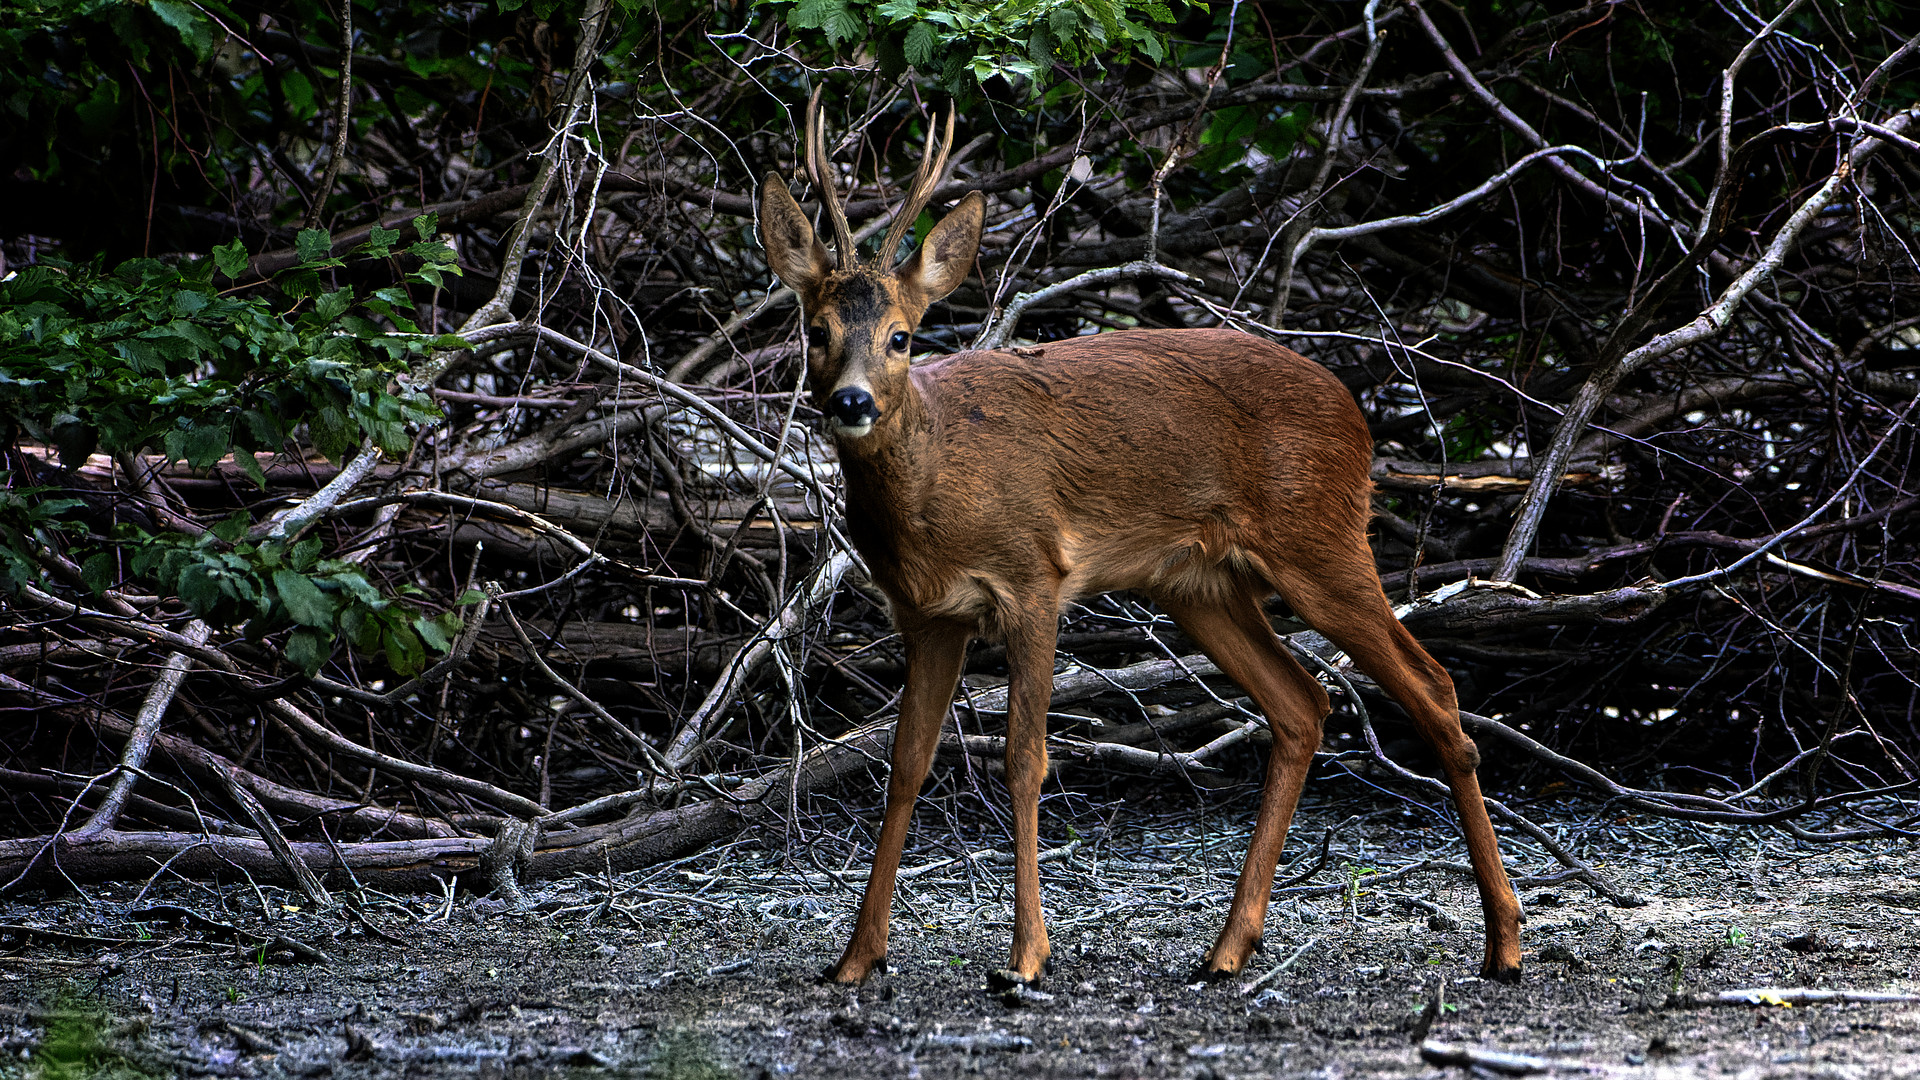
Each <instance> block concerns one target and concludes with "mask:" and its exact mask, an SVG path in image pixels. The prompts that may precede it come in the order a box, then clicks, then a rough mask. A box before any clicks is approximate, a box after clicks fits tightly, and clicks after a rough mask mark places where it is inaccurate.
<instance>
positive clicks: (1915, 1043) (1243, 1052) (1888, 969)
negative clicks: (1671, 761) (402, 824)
mask: <svg viewBox="0 0 1920 1080" xmlns="http://www.w3.org/2000/svg"><path fill="white" fill-rule="evenodd" d="M1354 794H1356V793H1353V792H1349V796H1350V797H1348V798H1346V800H1345V801H1344V802H1342V803H1340V804H1337V805H1336V804H1334V803H1330V802H1321V803H1318V804H1306V805H1303V807H1302V812H1301V815H1300V817H1299V818H1298V819H1297V820H1296V824H1295V832H1294V838H1293V840H1292V842H1291V844H1290V847H1289V853H1290V854H1291V855H1294V856H1296V857H1297V861H1295V862H1294V863H1293V866H1292V867H1291V868H1287V867H1283V869H1282V872H1281V876H1282V877H1283V878H1286V877H1289V876H1292V874H1293V872H1294V868H1304V867H1308V866H1312V865H1314V864H1315V863H1316V861H1318V860H1319V853H1320V851H1321V842H1320V841H1321V837H1322V836H1323V834H1324V833H1325V831H1326V830H1328V829H1332V830H1333V838H1332V843H1331V847H1330V853H1329V856H1328V857H1327V858H1326V859H1325V860H1324V862H1323V863H1322V864H1321V866H1320V869H1319V870H1318V872H1317V873H1316V874H1315V876H1314V877H1313V878H1312V879H1311V880H1310V881H1309V882H1307V883H1306V884H1305V885H1302V886H1299V887H1298V889H1296V890H1295V891H1293V892H1282V893H1281V894H1279V897H1278V898H1277V899H1276V902H1275V903H1274V905H1273V909H1272V911H1271V912H1270V913H1269V915H1268V919H1267V938H1266V948H1265V952H1264V953H1263V954H1262V955H1258V956H1256V957H1255V959H1254V962H1253V963H1252V965H1251V966H1250V968H1249V972H1248V974H1246V975H1245V976H1243V977H1242V978H1240V979H1238V980H1236V981H1228V982H1221V983H1206V982H1202V981H1199V980H1197V979H1196V978H1194V977H1193V969H1194V966H1195V964H1196V962H1197V961H1198V959H1199V957H1200V956H1201V954H1202V953H1203V952H1204V950H1205V949H1206V947H1207V945H1208V944H1209V943H1210V942H1211V940H1212V935H1213V934H1214V933H1215V932H1216V931H1217V930H1218V929H1219V925H1220V923H1221V921H1222V919H1223V918H1224V914H1225V910H1226V906H1227V902H1228V899H1229V897H1230V894H1231V889H1232V884H1233V877H1234V874H1235V872H1236V870H1237V860H1238V858H1239V856H1240V854H1241V850H1242V845H1243V844H1244V843H1245V837H1246V834H1247V829H1248V825H1249V822H1248V811H1249V809H1250V807H1249V806H1248V804H1247V800H1246V799H1240V800H1238V801H1237V802H1234V803H1233V804H1232V805H1227V806H1224V807H1215V808H1214V809H1212V810H1209V811H1205V812H1202V811H1199V810H1195V809H1193V808H1192V807H1191V806H1189V807H1187V808H1186V809H1185V810H1184V811H1183V810H1181V809H1179V808H1174V809H1172V810H1169V809H1168V808H1166V807H1165V806H1161V807H1159V808H1157V809H1156V808H1153V807H1140V808H1138V809H1139V812H1138V813H1133V812H1129V813H1127V814H1119V813H1115V812H1114V811H1116V810H1117V809H1119V805H1120V804H1119V803H1117V802H1109V803H1105V804H1098V805H1096V804H1093V803H1089V802H1086V801H1084V800H1082V801H1081V802H1080V803H1078V804H1077V805H1078V806H1079V810H1080V812H1079V813H1078V814H1068V813H1065V812H1064V811H1062V810H1061V809H1060V808H1059V806H1057V805H1053V804H1050V810H1049V814H1050V815H1051V816H1049V817H1048V818H1047V819H1046V822H1045V826H1046V829H1047V830H1049V832H1043V838H1042V839H1043V845H1044V844H1045V843H1048V842H1051V843H1053V844H1057V845H1060V847H1058V848H1055V849H1054V850H1053V853H1052V857H1051V859H1050V861H1048V862H1047V863H1046V865H1044V866H1043V867H1042V877H1043V881H1044V890H1045V893H1044V896H1045V903H1046V910H1047V913H1048V918H1049V925H1050V928H1051V937H1052V944H1053V950H1054V952H1053V967H1052V971H1051V973H1050V975H1049V976H1048V978H1047V979H1046V981H1045V982H1044V983H1043V984H1042V987H1041V992H1040V993H1039V994H1037V995H1031V994H1030V995H1025V996H1022V997H1019V998H1012V999H1010V998H1008V997H1006V996H1005V995H1002V994H999V993H995V992H993V991H991V990H990V989H989V988H988V986H987V979H986V976H987V973H988V972H990V971H992V970H993V969H994V968H996V967H998V966H1000V965H1001V964H1003V963H1004V962H1005V957H1006V950H1007V947H1008V940H1009V933H1010V924H1011V903H1010V901H1011V897H1010V879H1011V871H1010V868H1008V867H1006V866H1004V865H1000V862H1001V859H1000V857H999V856H997V855H996V854H994V853H992V852H990V851H989V852H986V853H984V854H982V853H981V851H982V849H983V848H987V847H990V846H991V845H992V844H993V843H994V841H993V839H992V835H993V834H992V833H991V832H990V830H992V829H993V827H994V826H993V823H992V822H991V821H990V820H989V821H988V822H987V825H986V828H987V830H989V831H983V832H981V833H980V834H979V835H976V836H971V837H967V836H962V835H961V831H963V830H964V825H963V824H956V822H957V821H958V820H959V819H956V818H955V817H953V816H951V814H949V815H948V816H946V818H945V821H944V824H943V822H942V816H941V815H940V814H939V813H938V812H933V813H930V812H928V811H927V810H926V809H923V810H922V814H921V817H920V819H919V820H920V827H919V830H918V831H917V832H916V839H915V842H916V844H920V845H922V846H921V847H919V848H917V849H916V850H913V851H910V852H909V856H908V858H907V859H906V861H905V866H906V867H907V868H908V870H907V873H906V875H905V878H904V880H903V882H902V887H901V891H900V898H899V900H898V901H897V902H896V905H895V912H896V915H895V919H894V924H893V936H892V944H891V964H892V967H891V970H890V971H889V972H888V973H886V974H884V975H880V976H877V977H876V978H875V979H873V980H872V981H871V982H870V983H869V984H868V985H866V986H864V987H861V988H858V989H847V988H843V987H832V986H823V985H819V984H818V983H817V982H816V981H815V980H816V976H817V974H818V973H819V972H820V971H821V970H822V969H823V968H824V967H826V966H827V964H828V963H829V962H830V961H832V960H833V959H834V958H835V957H837V955H838V950H839V948H840V946H842V945H843V944H844V942H845V937H846V935H847V932H848V930H849V928H850V926H851V921H852V914H853V910H854V906H855V902H856V899H857V895H856V890H857V888H858V887H859V885H860V883H861V882H862V881H863V879H864V873H865V864H864V860H865V857H866V856H865V852H866V851H867V850H870V849H869V848H868V847H867V846H866V845H867V841H866V840H865V839H864V835H865V833H864V828H865V826H864V824H861V822H862V821H863V820H864V819H856V818H853V817H851V816H850V815H849V816H847V817H846V818H845V819H844V820H843V822H842V826H841V828H840V829H839V830H838V831H837V832H813V831H810V832H808V833H806V834H805V835H804V836H798V837H792V838H789V837H783V836H780V835H778V834H777V833H776V834H774V835H772V836H761V837H752V838H747V839H743V840H742V841H739V842H737V843H735V844H733V845H730V846H728V847H726V848H723V849H721V850H718V851H714V852H709V853H707V854H704V855H702V856H700V857H699V858H696V859H691V860H687V861H683V862H680V863H676V864H673V865H671V866H662V867H656V868H654V869H652V870H648V871H643V872H636V873H629V874H616V875H612V876H611V878H606V877H602V878H579V879H573V880H564V881H557V882H548V883H543V884H541V885H539V886H538V887H537V888H535V889H533V890H531V891H530V892H529V896H528V901H529V903H528V905H527V906H526V907H524V908H523V909H521V910H517V911H516V910H510V909H509V908H508V907H507V905H505V904H504V903H502V902H501V901H499V900H496V899H492V898H484V897H474V896H471V895H467V894H461V895H457V896H390V895H385V894H379V893H374V892H371V891H362V892H360V893H359V894H358V896H357V903H356V904H354V905H352V906H353V907H354V909H355V910H349V905H346V904H341V905H338V906H336V907H335V908H334V909H332V910H329V911H325V912H315V911H312V910H309V907H310V905H306V904H305V903H304V901H302V900H301V899H300V898H298V897H297V896H296V895H295V894H292V893H290V892H288V891H286V890H284V889H281V888H278V887H269V886H260V887H258V888H256V887H254V886H253V885H252V884H251V883H249V882H247V881H245V880H244V879H242V880H240V881H238V882H229V883H225V884H222V885H219V886H209V885H203V884H196V883H189V882H184V881H179V880H168V879H166V878H161V879H159V880H157V881H156V882H154V883H152V884H151V885H149V886H148V887H146V888H145V889H144V891H143V890H142V888H141V886H139V885H138V884H134V885H93V886H86V887H84V888H83V889H82V890H80V891H74V892H68V893H65V894H63V895H59V896H18V895H15V896H10V897H7V898H0V1078H6V1080H11V1078H14V1077H30V1076H45V1077H60V1078H66V1077H80V1076H118V1077H135V1076H178V1075H216V1076H241V1077H283V1076H292V1077H388V1076H393V1077H399V1076H407V1077H441V1076H447V1077H452V1076H463V1077H464V1076H481V1077H547V1076H553V1077H561V1076H565V1077H573V1076H578V1077H594V1076H656V1077H668V1078H676V1080H695V1078H700V1080H718V1078H734V1077H737V1078H742V1080H754V1078H759V1077H768V1076H771V1077H780V1076H788V1075H793V1076H803V1077H806V1076H821V1077H835V1078H845V1080H857V1078H864V1077H945V1076H960V1075H965V1074H974V1073H980V1074H986V1075H1009V1074H1019V1075H1024V1076H1047V1077H1053V1076H1060V1077H1080V1076H1088V1077H1136V1076H1137V1077H1183V1078H1195V1080H1213V1078H1218V1077H1242V1076H1246V1077H1254V1076H1257V1077H1296V1076H1313V1077H1329V1078H1330V1077H1343V1076H1353V1077H1399V1076H1409V1077H1411V1076H1431V1077H1441V1076H1448V1075H1469V1074H1470V1072H1471V1066H1460V1065H1449V1064H1445V1063H1444V1062H1443V1060H1442V1055H1443V1053H1444V1052H1447V1048H1451V1050H1452V1051H1460V1050H1467V1051H1473V1052H1489V1053H1491V1052H1497V1053H1506V1054H1518V1055H1528V1056H1530V1057H1532V1058H1535V1059H1540V1060H1536V1061H1533V1062H1531V1063H1528V1062H1520V1061H1500V1060H1497V1059H1482V1060H1481V1062H1480V1066H1479V1067H1480V1068H1481V1069H1483V1070H1486V1071H1483V1072H1480V1073H1478V1074H1477V1075H1495V1074H1501V1073H1504V1074H1507V1075H1519V1074H1523V1073H1525V1072H1527V1071H1529V1070H1531V1071H1533V1072H1534V1073H1536V1074H1539V1075H1567V1076H1570V1075H1585V1076H1631V1077H1705V1076H1714V1077H1732V1076H1738V1077H1770V1076H1781V1077H1788V1076H1791V1077H1806V1076H1814V1077H1895V1076H1906V1077H1911V1076H1916V1075H1920V1004H1915V1003H1912V1002H1907V1003H1880V1004H1813V1005H1799V1006H1789V1005H1785V1004H1781V1003H1778V1002H1774V1003H1762V1004H1757V1005H1724V1004H1708V1003H1706V1001H1707V999H1708V998H1709V997H1710V996H1711V995H1714V994H1717V993H1719V992H1723V991H1729V990H1736V989H1746V988H1760V987H1776V988H1778V987H1790V988H1815V989H1825V990H1853V991H1875V992H1894V993H1908V994H1911V993H1915V992H1920V877H1916V876H1915V872H1914V871H1915V860H1914V850H1913V847H1912V845H1910V844H1888V843H1877V842H1876V843H1870V844H1855V845H1847V846H1837V847H1807V846H1800V845H1796V844H1795V843H1793V842H1792V841H1790V840H1784V839H1782V838H1780V837H1778V836H1777V835H1771V834H1769V835H1760V834H1756V833H1753V832H1735V831H1730V830H1716V829H1712V828H1710V827H1694V826H1691V825H1685V824H1675V823H1671V822H1664V823H1663V822H1655V821H1651V820H1646V819H1635V818H1630V817H1625V816H1622V815H1619V814H1617V813H1613V812H1609V813H1607V814H1606V815H1605V816H1604V817H1602V816H1599V815H1597V814H1595V813H1593V812H1592V808H1591V807H1588V808H1586V810H1587V816H1586V817H1582V818H1574V817H1566V818H1565V819H1563V820H1556V819H1555V818H1553V817H1551V816H1549V808H1548V807H1543V806H1541V805H1536V806H1533V807H1532V808H1530V810H1529V812H1530V813H1531V814H1533V815H1534V816H1535V820H1536V821H1540V822H1542V823H1543V824H1545V825H1546V826H1547V827H1548V828H1549V829H1550V830H1552V831H1553V832H1555V833H1556V834H1558V836H1559V838H1560V839H1561V840H1562V842H1564V843H1568V844H1570V845H1571V846H1573V847H1574V848H1575V849H1576V850H1578V851H1581V852H1583V853H1584V854H1586V855H1588V856H1589V857H1591V858H1593V859H1594V860H1595V861H1596V862H1597V863H1599V864H1601V865H1602V868H1603V872H1604V873H1605V874H1606V875H1607V876H1608V877H1609V878H1610V880H1612V881H1613V882H1614V883H1615V884H1616V885H1617V886H1618V887H1619V888H1621V889H1623V890H1627V891H1630V892H1632V893H1636V894H1638V895H1639V896H1640V897H1642V898H1644V899H1645V900H1646V903H1645V904H1644V906H1637V907H1619V906H1612V905H1610V904H1608V903H1606V902H1604V901H1603V900H1601V899H1599V898H1598V897H1595V896H1593V895H1592V894H1591V893H1590V891H1589V890H1588V889H1586V888H1585V887H1584V886H1581V885H1579V884H1577V883H1566V884H1559V885H1553V886H1548V887H1542V886H1538V885H1534V886H1523V887H1522V888H1521V889H1520V895H1521V900H1522V903H1523V904H1524V906H1525V908H1526V912H1527V921H1526V924H1525V926H1524V928H1523V946H1524V949H1525V959H1526V965H1527V968H1526V975H1525V977H1524V979H1523V980H1522V981H1521V982H1519V983H1518V984H1515V985H1503V984H1498V983H1493V982H1486V981H1482V980H1480V979H1478V978H1477V977H1475V972H1476V970H1477V967H1478V961H1479V957H1480V952H1481V918H1480V911H1479V906H1478V903H1477V900H1476V898H1475V894H1474V892H1473V889H1472V883H1471V880H1470V879H1469V878H1467V877H1465V876H1464V875H1462V874H1460V873H1459V872H1457V871H1454V870H1448V869H1444V868H1442V869H1432V870H1421V871H1418V872H1413V873H1406V874H1403V875H1401V876H1398V877H1393V878H1390V879H1388V880H1386V881H1384V882H1383V881H1382V880H1381V878H1383V877H1385V876H1386V875H1388V874H1389V873H1391V872H1392V871H1395V870H1396V869H1403V868H1406V867H1409V866H1413V865H1414V864H1418V863H1420V862H1421V861H1423V860H1426V859H1435V860H1440V861H1447V862H1457V861H1458V860H1459V858H1460V846H1459V842H1458V840H1457V838H1456V837H1455V835H1454V834H1453V832H1452V830H1451V827H1450V825H1449V824H1448V823H1447V822H1445V821H1443V820H1441V819H1440V818H1439V816H1438V815H1437V814H1435V813H1433V812H1432V811H1429V810H1426V809H1424V808H1419V807H1413V806H1411V804H1402V803H1399V802H1396V801H1394V800H1392V799H1390V798H1389V797H1387V796H1383V795H1378V794H1375V795H1373V796H1372V797H1371V799H1370V800H1368V799H1365V798H1360V799H1356V798H1354V797H1351V796H1352V795H1354ZM1322 798H1326V796H1325V795H1324V794H1323V795H1322ZM1164 801H1165V800H1162V802H1164ZM1061 802H1065V800H1054V803H1061ZM950 809H951V808H950V807H949V810H950ZM1128 809H1129V811H1133V810H1135V809H1136V808H1135V807H1129V808H1128ZM1571 809H1572V808H1563V812H1570V811H1571ZM1356 811H1357V816H1349V815H1354V814H1356ZM1130 818H1131V819H1132V821H1131V823H1129V819H1130ZM1142 819H1144V821H1143V820H1142ZM1108 822H1110V823H1111V825H1109V824H1105V823H1108ZM943 828H944V829H946V830H947V833H946V834H945V835H941V830H942V829H943ZM1109 828H1113V829H1114V830H1115V831H1112V832H1109V831H1108V829H1109ZM1076 834H1077V836H1078V840H1077V842H1076V841H1075V836H1076ZM982 837H985V839H982ZM1507 843H1508V848H1507V855H1508V858H1509V860H1510V861H1511V862H1512V863H1514V864H1515V865H1517V866H1519V867H1520V868H1521V870H1522V871H1523V872H1532V873H1548V872H1551V871H1552V870H1553V869H1554V866H1553V864H1552V863H1551V862H1550V860H1547V859H1545V858H1544V857H1543V856H1542V855H1541V853H1540V852H1539V851H1538V849H1534V848H1530V847H1528V846H1527V845H1525V844H1524V843H1519V842H1516V841H1514V840H1513V839H1512V838H1511V837H1509V838H1508V840H1507ZM1001 846H1003V847H1004V844H1002V845H1001ZM843 862H844V863H846V870H845V871H844V872H843V871H842V870H841V864H842V863H843ZM1316 887H1318V888H1320V889H1321V890H1322V891H1321V892H1320V893H1318V894H1314V893H1311V892H1308V893H1305V894H1302V893H1301V892H1300V891H1299V890H1300V889H1307V890H1310V889H1313V888H1316ZM1436 1000H1438V1001H1439V1003H1440V1004H1439V1007H1437V1008H1436V1007H1434V1006H1435V1002H1436ZM1423 1014H1424V1015H1425V1016H1426V1017H1427V1018H1428V1021H1429V1023H1428V1024H1427V1025H1426V1027H1427V1030H1425V1032H1424V1040H1425V1042H1424V1045H1423V1039H1422V1037H1420V1034H1419V1029H1420V1028H1421V1026H1422V1016H1423ZM1442 1044H1444V1045H1442Z"/></svg>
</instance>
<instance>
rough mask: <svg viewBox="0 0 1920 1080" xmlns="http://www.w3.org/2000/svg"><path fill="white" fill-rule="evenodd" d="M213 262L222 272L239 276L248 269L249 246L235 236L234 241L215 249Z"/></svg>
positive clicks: (235, 276) (229, 275) (232, 276)
mask: <svg viewBox="0 0 1920 1080" xmlns="http://www.w3.org/2000/svg"><path fill="white" fill-rule="evenodd" d="M213 263H214V265H215V266H218V267H219V268H220V272H221V273H223V274H225V275H227V276H228V277H230V278H238V277H239V276H240V275H241V274H243V273H246V270H247V246H246V245H245V244H243V243H241V242H240V238H239V237H235V238H234V240H233V243H231V244H224V245H222V246H220V247H217V248H214V249H213Z"/></svg>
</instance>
